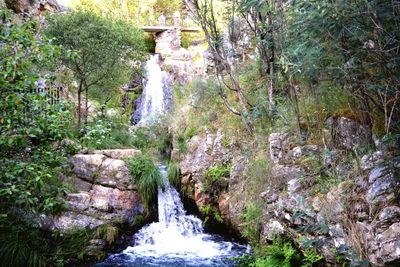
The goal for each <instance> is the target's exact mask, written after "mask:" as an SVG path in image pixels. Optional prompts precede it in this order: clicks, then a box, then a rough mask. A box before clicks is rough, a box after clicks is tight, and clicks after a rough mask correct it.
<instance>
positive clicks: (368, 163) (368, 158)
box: [360, 151, 384, 170]
mask: <svg viewBox="0 0 400 267" xmlns="http://www.w3.org/2000/svg"><path fill="white" fill-rule="evenodd" d="M383 162H384V154H383V152H382V151H375V152H374V153H372V154H368V155H365V156H363V157H362V158H361V161H360V166H361V169H363V170H369V169H371V168H373V167H374V166H376V165H378V164H381V163H383Z"/></svg>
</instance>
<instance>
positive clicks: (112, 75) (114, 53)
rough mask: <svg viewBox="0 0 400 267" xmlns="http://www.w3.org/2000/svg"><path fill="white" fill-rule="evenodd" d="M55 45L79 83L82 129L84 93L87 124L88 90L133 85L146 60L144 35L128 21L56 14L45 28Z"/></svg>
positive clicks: (84, 12)
mask: <svg viewBox="0 0 400 267" xmlns="http://www.w3.org/2000/svg"><path fill="white" fill-rule="evenodd" d="M45 33H46V34H47V36H49V37H51V38H54V43H55V44H58V45H61V47H62V50H63V52H64V53H63V56H62V61H63V63H64V64H65V65H66V66H67V67H68V68H69V69H71V70H72V72H73V74H74V77H75V78H76V79H77V80H78V84H79V85H78V108H77V109H78V126H79V127H80V126H81V117H82V112H81V102H82V93H85V95H86V97H85V99H86V101H85V111H86V112H85V114H86V115H85V122H87V111H88V108H89V107H88V91H89V89H90V88H92V87H95V86H97V87H102V88H106V89H107V90H109V89H112V88H117V87H119V86H121V85H123V84H126V83H128V82H129V79H130V77H131V75H130V74H131V73H132V72H133V71H134V70H135V69H136V70H137V69H138V67H135V65H134V64H133V63H134V62H135V61H138V60H141V59H142V53H141V51H143V49H144V42H143V40H144V39H143V33H142V31H141V30H139V29H138V28H136V27H134V26H132V25H131V24H129V23H127V22H126V21H123V20H119V19H116V20H114V19H111V18H105V17H101V16H98V15H96V14H94V13H92V12H86V11H76V12H71V13H67V14H58V15H53V16H51V17H50V18H49V25H48V27H47V28H46V29H45Z"/></svg>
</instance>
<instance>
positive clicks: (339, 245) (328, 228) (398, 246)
mask: <svg viewBox="0 0 400 267" xmlns="http://www.w3.org/2000/svg"><path fill="white" fill-rule="evenodd" d="M355 132H357V133H358V132H359V128H357V127H356V128H353V131H348V132H347V133H342V135H341V136H342V137H343V138H344V139H340V142H341V144H348V145H349V146H345V145H343V146H342V147H343V148H350V147H353V146H355V145H366V144H368V143H363V141H360V139H355V140H352V143H348V142H347V141H349V140H351V138H350V136H354V134H355ZM288 139H289V137H288V135H287V134H280V133H273V134H271V135H270V138H269V141H270V157H271V159H272V161H273V162H274V165H275V166H283V168H287V169H288V172H289V173H292V171H293V170H298V169H301V170H302V172H303V174H302V175H300V176H298V177H294V178H290V179H289V180H288V181H286V186H285V189H286V190H283V191H281V190H277V189H273V188H269V189H268V190H266V191H265V192H263V193H262V194H261V195H260V199H262V201H263V202H264V209H263V223H262V231H261V236H260V238H261V240H262V241H263V242H270V241H271V240H272V239H273V237H274V236H276V235H277V234H284V235H288V236H291V237H292V238H293V240H295V241H296V242H298V243H299V246H300V247H302V246H303V245H304V244H305V243H307V244H308V245H312V246H313V247H314V248H317V249H318V251H319V252H320V253H322V254H323V255H324V256H325V258H326V260H327V262H328V263H330V264H335V260H336V257H337V256H342V257H344V258H346V259H347V260H350V261H352V263H353V264H360V263H361V260H367V261H369V262H370V263H372V264H373V265H376V266H384V265H388V264H395V263H398V262H399V261H400V243H399V240H400V235H399V230H400V229H399V224H400V216H398V212H399V208H400V205H399V204H400V202H399V192H400V180H399V177H398V172H399V170H400V168H399V167H400V165H399V162H400V157H394V156H393V155H391V154H390V153H389V152H388V151H385V152H383V151H376V152H373V153H371V154H368V155H365V156H364V157H362V159H361V162H360V164H359V165H360V169H359V171H357V172H356V174H357V175H356V176H355V177H354V176H353V177H352V175H351V172H350V170H349V169H345V170H344V171H343V170H342V169H341V168H342V167H340V168H338V166H341V165H342V164H343V163H344V162H345V161H346V157H345V156H343V155H345V152H343V151H339V150H335V149H334V150H331V151H324V154H321V153H319V151H321V149H319V148H318V147H317V146H311V147H310V146H309V145H306V146H299V147H294V148H291V149H290V145H288V143H290V141H288ZM343 140H344V141H343ZM346 140H347V141H346ZM349 142H350V141H349ZM305 151H308V152H306V153H304V152H305ZM307 153H308V157H309V158H311V159H313V158H314V159H315V158H319V160H321V164H322V166H320V167H321V168H323V169H321V170H320V173H319V174H317V173H312V172H311V173H310V172H309V170H308V166H307V164H304V162H305V161H304V160H302V158H303V159H305V158H304V155H306V154H307ZM353 162H354V160H353ZM273 169H274V168H273ZM321 171H323V172H327V173H328V172H332V173H336V175H343V174H347V175H346V176H342V177H345V178H346V179H344V178H342V179H338V180H337V182H338V185H336V186H331V187H330V189H329V191H328V192H327V193H317V194H316V193H315V191H313V188H314V189H315V188H318V186H320V185H318V183H321V182H318V181H315V178H316V177H323V178H324V179H329V177H328V176H326V175H325V176H324V175H323V174H322V175H321ZM353 172H354V169H353ZM288 175H289V174H287V175H281V177H282V178H284V179H286V178H287V177H288ZM357 262H358V263H357Z"/></svg>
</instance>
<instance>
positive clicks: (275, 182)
mask: <svg viewBox="0 0 400 267" xmlns="http://www.w3.org/2000/svg"><path fill="white" fill-rule="evenodd" d="M304 175H305V172H304V171H303V170H302V169H301V168H300V167H298V166H295V165H280V164H277V165H274V166H272V171H271V178H270V180H271V185H272V186H274V187H277V188H281V187H283V186H284V185H285V184H286V183H287V182H288V181H290V180H294V179H297V178H300V177H302V176H304Z"/></svg>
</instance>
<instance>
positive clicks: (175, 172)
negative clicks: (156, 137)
mask: <svg viewBox="0 0 400 267" xmlns="http://www.w3.org/2000/svg"><path fill="white" fill-rule="evenodd" d="M167 175H168V180H169V183H170V184H171V185H173V186H175V187H178V186H179V184H180V182H181V181H180V170H179V164H178V163H177V162H175V161H170V162H169V164H168V170H167Z"/></svg>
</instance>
